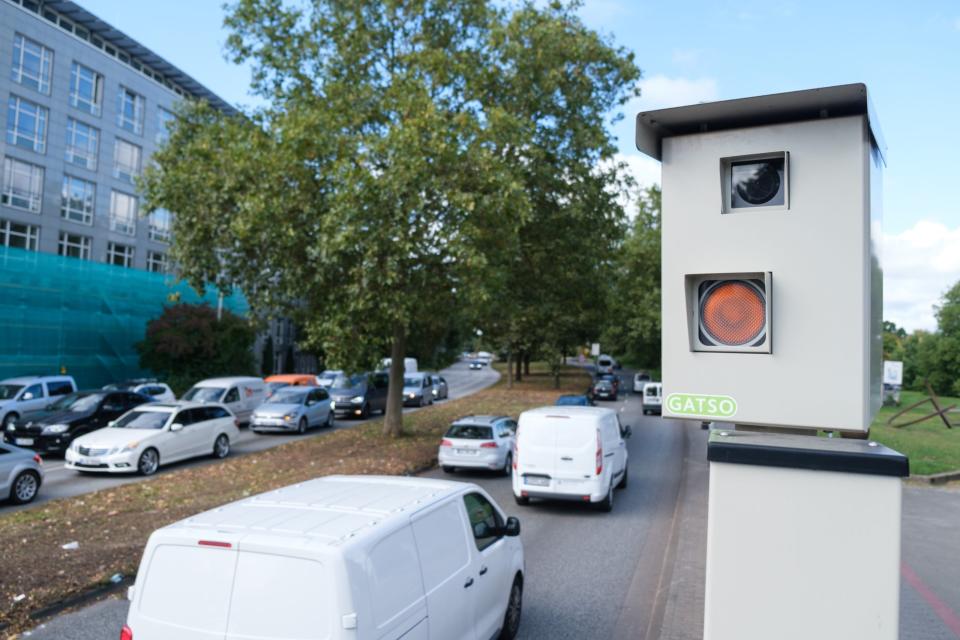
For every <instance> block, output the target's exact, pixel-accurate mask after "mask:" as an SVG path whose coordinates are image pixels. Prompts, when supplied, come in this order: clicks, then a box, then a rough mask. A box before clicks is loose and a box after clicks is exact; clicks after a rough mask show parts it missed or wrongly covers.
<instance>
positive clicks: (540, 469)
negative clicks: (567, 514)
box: [513, 406, 631, 511]
mask: <svg viewBox="0 0 960 640" xmlns="http://www.w3.org/2000/svg"><path fill="white" fill-rule="evenodd" d="M630 433H631V431H630V427H629V426H627V427H625V426H623V425H621V424H620V417H619V415H618V414H617V412H616V411H613V410H612V409H601V408H599V407H578V406H552V407H541V408H539V409H532V410H530V411H524V412H523V413H521V414H520V420H519V426H518V428H517V434H516V438H515V440H514V442H515V444H514V451H513V469H514V471H513V495H514V497H515V498H516V500H517V504H520V505H525V504H528V503H529V502H530V498H547V499H553V500H575V501H577V502H588V503H595V504H596V505H597V507H598V508H600V509H601V510H603V511H610V510H612V509H613V490H614V489H615V488H623V487H625V486H627V473H628V471H627V462H628V456H627V443H626V441H625V440H624V439H625V438H629V437H630Z"/></svg>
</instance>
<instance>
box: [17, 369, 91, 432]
mask: <svg viewBox="0 0 960 640" xmlns="http://www.w3.org/2000/svg"><path fill="white" fill-rule="evenodd" d="M76 390H77V383H76V382H75V381H74V379H73V377H72V376H26V377H22V378H8V379H6V380H4V381H2V382H0V424H2V425H3V427H4V428H6V427H9V426H10V425H11V424H12V423H14V422H16V421H17V420H19V419H20V417H21V416H22V415H23V414H25V413H29V412H30V411H37V410H39V409H43V408H44V407H45V406H47V405H48V404H50V403H51V402H52V401H54V400H56V399H57V398H60V397H61V396H65V395H67V394H68V393H73V392H74V391H76Z"/></svg>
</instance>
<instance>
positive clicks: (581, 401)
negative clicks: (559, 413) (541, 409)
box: [555, 395, 594, 407]
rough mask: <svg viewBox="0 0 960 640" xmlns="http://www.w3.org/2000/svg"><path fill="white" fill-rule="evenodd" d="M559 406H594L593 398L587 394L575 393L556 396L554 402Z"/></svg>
mask: <svg viewBox="0 0 960 640" xmlns="http://www.w3.org/2000/svg"><path fill="white" fill-rule="evenodd" d="M555 404H556V405H557V406H560V407H571V406H572V407H592V406H594V402H593V400H591V399H590V397H589V396H576V395H565V396H560V397H559V398H557V401H556V403H555Z"/></svg>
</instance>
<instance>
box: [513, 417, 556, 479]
mask: <svg viewBox="0 0 960 640" xmlns="http://www.w3.org/2000/svg"><path fill="white" fill-rule="evenodd" d="M566 421H568V420H567V418H566V417H564V416H560V417H558V418H549V417H541V416H536V417H533V418H530V419H526V420H525V419H524V418H523V417H522V416H521V418H520V427H519V429H518V432H519V434H520V435H519V436H518V439H517V457H516V460H517V461H518V463H519V464H518V465H517V466H518V469H519V470H520V472H521V473H522V474H523V475H524V476H527V475H532V476H549V477H551V478H552V477H553V474H554V472H555V471H556V465H557V423H559V422H566Z"/></svg>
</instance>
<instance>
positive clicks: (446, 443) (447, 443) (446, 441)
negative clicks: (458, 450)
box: [440, 438, 453, 447]
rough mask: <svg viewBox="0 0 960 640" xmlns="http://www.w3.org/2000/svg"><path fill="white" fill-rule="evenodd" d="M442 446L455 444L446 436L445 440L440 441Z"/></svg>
mask: <svg viewBox="0 0 960 640" xmlns="http://www.w3.org/2000/svg"><path fill="white" fill-rule="evenodd" d="M440 446H441V447H452V446H453V443H452V442H450V441H449V440H447V439H446V438H444V439H443V440H441V441H440Z"/></svg>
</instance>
